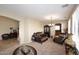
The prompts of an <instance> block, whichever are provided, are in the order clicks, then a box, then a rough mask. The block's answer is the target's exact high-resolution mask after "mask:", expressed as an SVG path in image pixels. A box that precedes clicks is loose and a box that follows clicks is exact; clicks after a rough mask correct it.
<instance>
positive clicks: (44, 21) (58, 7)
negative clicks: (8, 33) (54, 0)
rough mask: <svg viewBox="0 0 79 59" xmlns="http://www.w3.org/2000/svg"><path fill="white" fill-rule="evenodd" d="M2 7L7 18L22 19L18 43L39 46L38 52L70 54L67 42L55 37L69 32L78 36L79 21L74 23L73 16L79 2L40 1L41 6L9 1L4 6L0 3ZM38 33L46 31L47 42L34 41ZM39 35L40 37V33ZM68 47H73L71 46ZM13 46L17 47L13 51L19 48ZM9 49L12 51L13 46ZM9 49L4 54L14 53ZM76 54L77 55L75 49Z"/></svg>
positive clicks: (44, 53)
mask: <svg viewBox="0 0 79 59" xmlns="http://www.w3.org/2000/svg"><path fill="white" fill-rule="evenodd" d="M0 7H1V8H0V15H2V16H3V17H5V16H6V17H7V18H12V19H15V20H18V21H19V26H18V27H19V36H18V38H17V39H18V41H19V44H18V45H19V46H20V45H24V44H26V45H29V46H32V47H33V48H35V49H36V51H37V55H46V54H47V55H48V54H49V55H55V54H56V55H64V54H66V53H65V46H64V45H63V44H62V45H61V44H59V41H60V40H58V41H55V42H53V39H54V38H55V37H58V36H59V35H60V34H61V35H64V34H63V33H65V34H68V35H69V33H70V34H76V35H77V36H78V33H77V32H78V29H77V28H78V26H77V27H76V28H75V30H74V29H73V28H74V27H75V26H76V25H78V23H77V21H76V24H74V25H73V24H72V23H74V20H73V21H72V19H75V15H76V13H77V12H78V11H79V8H78V5H75V4H45V5H43V4H37V5H35V4H28V5H26V4H24V5H21V4H19V5H16V4H13V5H7V4H5V5H4V4H2V5H0ZM25 7H26V8H25ZM52 7H53V8H52ZM40 9H41V10H40ZM75 10H76V11H75ZM74 12H75V13H74ZM73 13H74V14H73ZM73 15H74V16H73ZM46 25H48V29H47V30H46V31H49V32H50V33H47V34H46V33H45V28H44V27H45V26H46ZM18 27H17V28H18ZM11 29H12V28H11ZM49 29H50V30H49ZM37 32H42V34H46V36H47V40H45V41H44V42H43V43H38V42H36V41H32V36H33V34H34V33H37ZM37 35H38V36H39V34H37ZM76 35H75V36H76ZM41 36H42V35H41ZM69 36H70V35H69ZM34 38H35V37H34ZM37 38H38V37H37ZM76 38H77V37H76ZM58 39H60V38H58ZM38 41H39V40H38ZM75 41H76V40H75ZM63 42H64V41H63ZM69 43H70V42H69ZM72 44H73V43H72ZM76 44H77V48H78V40H77V41H76ZM19 46H17V47H19ZM66 46H67V47H69V46H68V45H66ZM12 48H13V51H14V50H15V49H16V48H14V47H12ZM12 48H11V49H12ZM66 49H67V48H66ZM70 49H71V48H70ZM73 49H74V48H73ZM7 50H9V48H8V49H7ZM7 50H6V49H5V51H6V52H4V53H3V51H2V54H4V55H5V54H12V53H13V51H10V53H8V52H7ZM26 50H27V49H26ZM60 50H61V51H60ZM45 51H47V52H45ZM66 52H67V54H69V53H68V52H69V50H67V51H66ZM32 53H33V52H32ZM70 53H71V52H70ZM73 53H74V54H77V53H75V52H73ZM16 54H18V53H16Z"/></svg>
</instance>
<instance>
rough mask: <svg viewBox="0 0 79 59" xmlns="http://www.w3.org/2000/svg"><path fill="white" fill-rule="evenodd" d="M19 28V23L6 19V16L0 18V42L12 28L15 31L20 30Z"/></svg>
mask: <svg viewBox="0 0 79 59" xmlns="http://www.w3.org/2000/svg"><path fill="white" fill-rule="evenodd" d="M18 26H19V22H18V21H15V20H13V19H10V18H7V17H4V16H0V40H1V39H2V38H1V35H2V34H5V33H10V27H13V29H16V30H17V29H18Z"/></svg>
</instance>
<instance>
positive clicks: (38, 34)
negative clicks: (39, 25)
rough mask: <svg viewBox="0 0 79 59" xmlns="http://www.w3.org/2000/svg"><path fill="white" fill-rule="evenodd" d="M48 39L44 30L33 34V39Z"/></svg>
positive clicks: (41, 41)
mask: <svg viewBox="0 0 79 59" xmlns="http://www.w3.org/2000/svg"><path fill="white" fill-rule="evenodd" d="M47 39H48V37H47V35H46V34H43V33H42V32H36V33H34V34H33V35H32V41H35V42H38V43H43V42H45V41H46V40H47Z"/></svg>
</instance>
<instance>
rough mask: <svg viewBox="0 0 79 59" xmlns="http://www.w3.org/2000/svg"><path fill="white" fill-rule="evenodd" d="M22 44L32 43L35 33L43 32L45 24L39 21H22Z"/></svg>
mask: <svg viewBox="0 0 79 59" xmlns="http://www.w3.org/2000/svg"><path fill="white" fill-rule="evenodd" d="M19 28H20V30H19V32H20V43H21V44H23V43H29V42H31V36H32V34H33V33H34V32H41V31H42V32H43V23H42V22H40V21H38V20H31V19H27V20H21V21H20V27H19Z"/></svg>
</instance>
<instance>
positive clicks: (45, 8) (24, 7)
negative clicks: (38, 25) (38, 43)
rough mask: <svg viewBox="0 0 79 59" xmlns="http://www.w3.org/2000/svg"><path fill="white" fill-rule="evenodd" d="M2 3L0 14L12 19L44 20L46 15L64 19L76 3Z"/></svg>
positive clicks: (68, 15)
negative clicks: (65, 4) (66, 4)
mask: <svg viewBox="0 0 79 59" xmlns="http://www.w3.org/2000/svg"><path fill="white" fill-rule="evenodd" d="M63 5H64V4H5V5H4V4H2V5H0V15H3V16H7V17H12V18H14V19H20V18H24V19H27V18H32V19H37V20H41V21H44V20H45V21H46V19H45V17H46V16H48V15H51V14H53V15H58V16H59V18H58V19H57V20H65V19H68V18H69V17H70V15H71V14H72V12H73V11H74V8H75V7H76V5H73V4H70V5H68V6H67V7H62V6H63Z"/></svg>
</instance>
